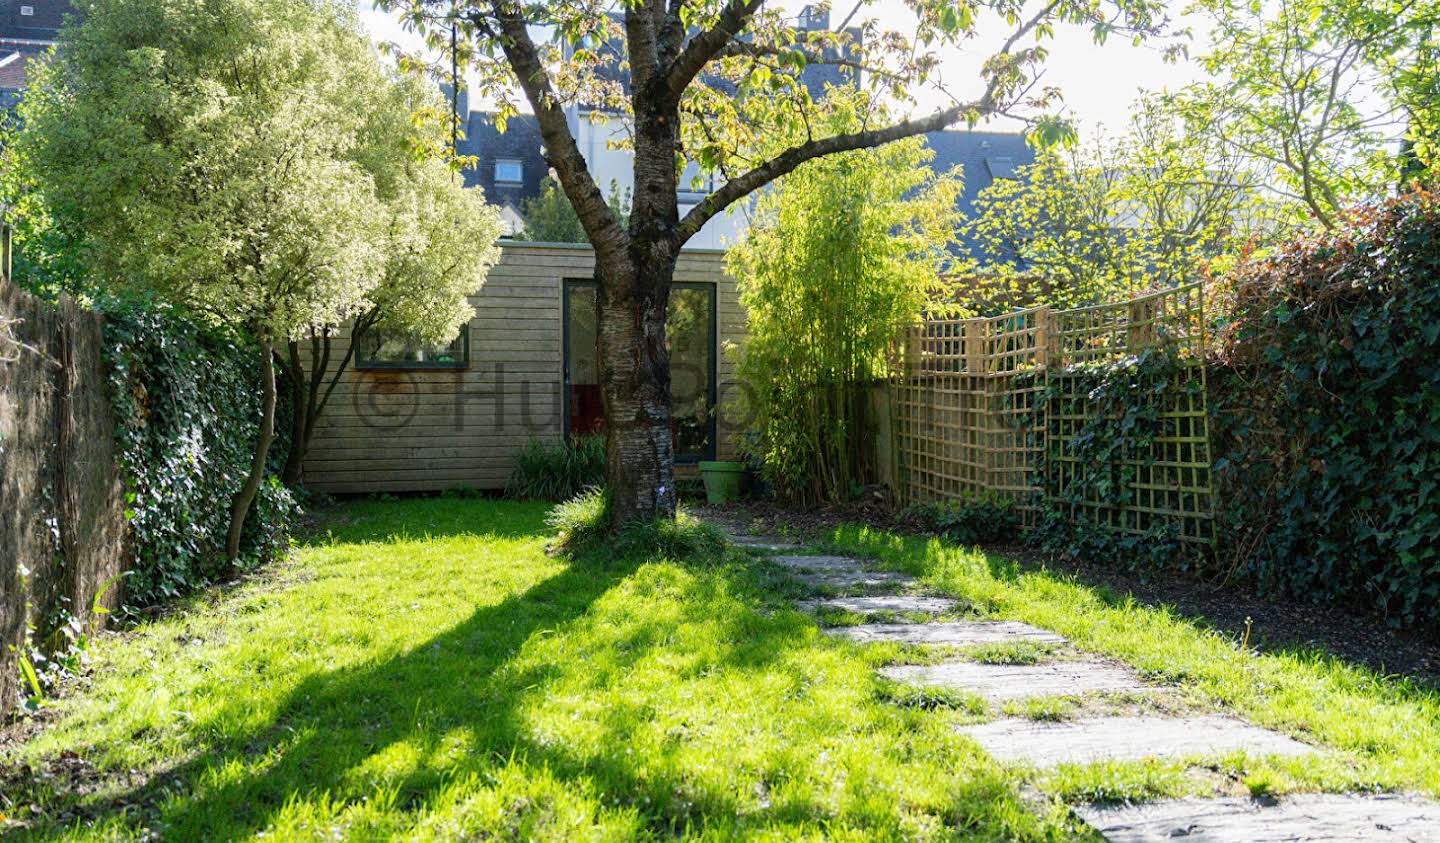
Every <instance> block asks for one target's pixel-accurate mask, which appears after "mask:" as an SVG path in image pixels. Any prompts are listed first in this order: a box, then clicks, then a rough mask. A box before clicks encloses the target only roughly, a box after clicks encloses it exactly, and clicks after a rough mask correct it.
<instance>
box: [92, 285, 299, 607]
mask: <svg viewBox="0 0 1440 843" xmlns="http://www.w3.org/2000/svg"><path fill="white" fill-rule="evenodd" d="M106 310H107V314H106V319H105V358H106V363H107V370H108V372H109V375H110V395H111V398H112V401H113V402H114V408H115V417H116V420H117V425H116V444H117V452H118V460H119V464H120V467H121V471H122V475H123V477H124V480H125V492H124V495H125V514H126V518H127V521H128V523H129V528H130V543H129V560H130V565H129V574H127V576H126V581H125V599H126V602H127V603H128V604H131V605H136V606H145V605H150V604H154V603H156V602H159V601H161V600H164V599H167V598H171V597H175V596H178V595H180V594H183V593H185V592H187V591H190V590H193V589H195V588H197V587H199V586H202V585H205V584H207V583H209V582H213V581H214V580H216V579H217V578H223V577H226V576H229V575H230V574H232V573H234V571H233V570H231V568H230V566H229V563H227V562H226V560H225V554H224V550H225V534H226V530H227V528H228V526H229V509H230V499H231V497H232V496H233V495H234V493H235V491H236V490H237V489H238V488H239V487H240V484H241V483H242V482H243V481H244V478H245V475H246V473H247V472H248V470H249V464H250V459H251V455H252V454H253V453H254V447H255V435H256V431H257V429H258V426H259V418H260V390H259V386H258V384H259V380H260V371H259V364H258V362H257V361H256V357H257V356H258V355H256V354H255V352H254V351H253V350H252V349H251V348H249V347H246V346H245V345H244V344H243V342H242V341H241V340H240V339H238V338H236V337H232V336H227V335H225V334H222V333H218V332H213V331H207V330H203V329H201V328H200V327H198V326H196V325H195V323H193V322H191V321H189V320H187V319H185V318H183V317H182V316H180V315H179V314H178V313H176V312H175V311H174V310H173V309H172V308H170V307H168V306H166V305H163V304H159V303H150V302H141V303H128V304H111V305H109V306H107V307H106ZM282 392H283V393H285V394H288V390H283V391H282ZM277 428H278V429H279V430H281V431H284V430H288V429H289V426H288V425H287V424H278V425H277ZM285 453H286V443H285V442H284V441H280V442H277V443H276V444H275V446H273V447H272V448H271V449H270V468H271V471H272V472H273V473H272V474H271V475H269V476H267V478H266V482H265V483H264V484H263V485H262V486H261V489H260V493H259V495H258V497H257V498H256V502H255V506H254V508H253V510H252V511H251V513H250V518H249V520H248V521H247V522H246V527H245V534H244V539H243V542H242V546H241V559H242V560H243V562H242V564H254V563H258V562H263V561H267V560H268V559H269V558H270V557H271V556H272V555H273V554H274V552H275V551H276V549H277V548H278V547H279V546H281V545H283V543H284V541H285V538H286V535H287V529H286V528H287V527H288V524H289V521H290V519H291V517H292V515H293V514H294V511H295V503H294V499H293V498H292V497H291V494H290V491H289V490H288V489H286V488H285V487H284V486H282V485H281V484H280V481H279V479H278V472H279V467H280V466H281V465H282V464H283V463H284V460H285Z"/></svg>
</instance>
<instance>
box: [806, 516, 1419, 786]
mask: <svg viewBox="0 0 1440 843" xmlns="http://www.w3.org/2000/svg"><path fill="white" fill-rule="evenodd" d="M825 544H826V546H827V547H828V549H829V550H831V551H832V552H838V553H854V554H860V555H866V556H870V557H872V558H875V559H877V560H880V563H881V564H883V565H885V566H886V567H888V568H890V569H893V570H902V571H905V572H908V573H910V574H912V575H915V576H917V577H920V578H921V579H922V581H923V582H924V583H925V584H926V585H927V586H928V587H930V588H931V589H932V590H934V591H935V592H937V593H939V594H943V595H946V596H950V597H956V598H959V599H962V600H966V601H969V603H970V604H971V605H974V606H977V607H984V611H985V613H986V614H987V615H989V616H991V617H994V618H1000V619H1012V620H1019V621H1024V622H1026V623H1030V624H1034V625H1035V626H1039V627H1042V628H1045V629H1049V630H1053V631H1054V632H1057V633H1059V634H1061V635H1063V636H1065V637H1066V638H1068V639H1069V640H1070V641H1071V642H1072V643H1073V644H1074V645H1075V646H1076V647H1078V648H1079V649H1081V650H1084V651H1089V652H1093V653H1099V654H1102V655H1106V656H1109V657H1111V658H1114V659H1117V660H1119V661H1123V662H1127V663H1129V664H1130V665H1132V666H1134V667H1135V668H1136V669H1138V670H1139V671H1140V672H1141V673H1142V674H1143V675H1146V676H1147V677H1149V678H1151V679H1154V680H1156V681H1159V682H1166V683H1171V684H1174V685H1177V686H1179V688H1180V689H1181V692H1182V694H1183V696H1184V697H1185V698H1186V699H1187V700H1189V701H1195V700H1199V701H1202V702H1203V703H1204V704H1206V705H1208V706H1209V707H1211V708H1213V709H1216V710H1220V711H1226V712H1230V713H1233V714H1236V715H1238V716H1240V717H1243V718H1244V719H1246V720H1248V721H1250V722H1251V723H1254V724H1257V725H1260V726H1266V727H1269V728H1273V729H1277V730H1279V731H1282V732H1285V733H1287V734H1290V735H1292V736H1294V737H1296V738H1297V739H1299V740H1302V741H1305V742H1308V743H1311V744H1316V745H1318V747H1319V748H1321V749H1322V750H1325V751H1324V752H1322V753H1321V754H1319V755H1316V756H1310V757H1305V758H1296V759H1275V760H1273V761H1266V760H1264V759H1247V758H1245V757H1244V756H1243V755H1241V756H1236V757H1233V758H1229V759H1224V760H1223V761H1224V763H1222V764H1221V765H1220V766H1221V767H1222V768H1223V770H1224V772H1225V774H1226V776H1227V777H1228V779H1229V780H1230V781H1232V782H1234V784H1235V786H1236V789H1237V790H1241V791H1242V792H1243V790H1245V789H1246V788H1248V787H1249V782H1263V786H1261V787H1259V788H1257V789H1261V790H1263V791H1264V792H1265V793H1267V794H1269V793H1283V792H1293V791H1302V790H1336V791H1347V790H1389V791H1407V792H1420V793H1424V794H1427V795H1429V796H1431V797H1440V694H1437V692H1436V690H1435V689H1434V688H1430V687H1427V686H1424V685H1421V684H1418V683H1415V682H1413V681H1411V680H1409V679H1407V678H1403V677H1391V676H1383V675H1380V674H1378V673H1376V672H1374V671H1372V670H1369V669H1367V668H1365V667H1362V666H1357V665H1354V664H1351V663H1349V662H1346V661H1344V660H1343V659H1339V658H1336V657H1334V656H1331V655H1329V654H1327V653H1325V652H1324V651H1323V650H1318V649H1310V650H1293V651H1280V652H1273V653H1265V654H1257V653H1255V652H1252V651H1247V650H1244V649H1242V648H1241V647H1240V646H1239V642H1237V641H1235V640H1233V639H1231V638H1230V637H1228V636H1225V635H1222V634H1220V633H1217V632H1215V631H1213V630H1209V629H1206V628H1204V627H1203V626H1200V625H1197V624H1196V623H1194V622H1193V621H1191V620H1189V619H1187V618H1185V617H1183V616H1181V615H1179V614H1177V613H1175V612H1173V611H1171V610H1169V609H1168V608H1165V607H1159V608H1156V607H1151V606H1145V605H1142V604H1140V603H1138V602H1136V601H1134V600H1132V599H1130V598H1128V597H1119V596H1117V595H1114V594H1113V593H1110V592H1109V591H1107V590H1105V589H1097V588H1093V587H1091V586H1088V585H1086V584H1085V583H1083V582H1081V581H1079V580H1077V579H1074V578H1073V577H1069V576H1062V575H1058V574H1056V573H1054V572H1045V571H1022V570H1020V569H1019V567H1018V566H1017V565H1016V564H1015V563H1014V562H1011V561H1008V560H1005V559H1001V558H998V557H995V556H991V555H987V554H986V553H984V552H983V551H980V550H978V549H973V548H970V549H967V548H962V547H957V546H953V545H950V544H947V543H945V542H942V541H939V540H936V539H927V538H924V537H917V536H902V535H897V534H893V533H888V532H884V531H878V530H873V529H869V528H864V527H855V526H849V527H841V528H837V529H836V530H834V531H833V532H831V533H830V534H829V535H827V536H826V537H825ZM1031 714H1032V716H1033V715H1034V714H1041V718H1042V719H1045V717H1044V714H1043V713H1040V712H1034V713H1031ZM1062 716H1063V715H1062ZM1144 767H1145V765H1144V764H1141V763H1134V764H1128V765H1126V764H1120V765H1117V766H1116V768H1115V769H1123V770H1127V771H1128V773H1127V775H1128V776H1130V777H1131V778H1135V779H1138V780H1143V778H1144ZM1242 785H1244V787H1242ZM1175 786H1176V785H1175V783H1174V782H1171V787H1170V790H1169V791H1167V792H1173V791H1174V789H1175Z"/></svg>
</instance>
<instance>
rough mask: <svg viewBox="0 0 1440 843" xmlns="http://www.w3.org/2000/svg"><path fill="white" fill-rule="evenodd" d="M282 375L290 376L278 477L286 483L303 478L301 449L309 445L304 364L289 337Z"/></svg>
mask: <svg viewBox="0 0 1440 843" xmlns="http://www.w3.org/2000/svg"><path fill="white" fill-rule="evenodd" d="M285 373H286V377H288V378H289V379H290V451H289V453H287V454H286V455H285V467H284V468H283V469H282V470H281V472H280V481H281V482H282V483H284V484H285V485H286V486H299V485H300V484H301V483H303V482H304V481H305V451H306V450H308V449H309V447H310V428H311V425H312V423H313V422H314V419H312V418H310V413H309V406H308V402H307V401H306V400H305V398H306V393H307V392H308V390H307V389H306V387H307V385H308V384H307V382H306V377H305V367H304V366H303V365H301V363H300V343H299V341H298V340H291V341H290V342H289V345H288V347H287V358H286V361H285Z"/></svg>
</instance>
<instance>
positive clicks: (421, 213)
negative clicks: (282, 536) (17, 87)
mask: <svg viewBox="0 0 1440 843" xmlns="http://www.w3.org/2000/svg"><path fill="white" fill-rule="evenodd" d="M61 44H62V46H61V48H60V49H59V50H58V51H57V52H56V54H55V57H54V59H53V60H52V61H50V62H47V63H45V65H44V66H43V68H42V70H41V71H40V73H39V74H38V77H37V79H36V80H35V85H34V87H33V88H32V89H31V90H30V91H29V92H28V94H27V96H26V98H25V100H24V102H23V105H22V108H21V116H22V121H23V128H22V130H21V131H20V133H19V134H18V137H17V138H16V143H17V146H18V152H17V154H16V155H15V156H14V159H13V160H15V161H19V162H23V163H25V164H27V165H28V166H30V167H31V168H33V172H32V174H31V177H30V178H29V179H28V181H29V182H30V183H32V184H33V185H34V187H35V188H36V189H37V190H38V192H39V194H40V196H41V197H42V200H43V204H44V206H45V208H46V210H47V211H48V214H49V216H50V217H51V218H52V219H53V220H54V221H55V226H56V227H57V228H58V229H60V230H62V231H64V232H66V234H67V236H68V237H69V238H71V240H72V241H73V242H75V243H78V244H80V246H81V247H82V248H83V249H84V254H85V262H86V264H87V266H88V269H89V271H90V273H91V274H92V275H93V276H94V283H95V284H96V285H97V286H103V287H104V288H106V289H110V290H139V291H147V292H155V293H158V294H159V295H161V296H163V297H164V298H166V299H169V300H170V301H173V302H175V303H177V304H180V305H182V306H183V307H185V308H186V309H187V310H188V311H189V312H190V313H192V314H194V315H196V316H198V317H199V318H202V319H204V320H207V321H210V322H213V323H216V324H220V325H225V326H228V327H230V328H233V329H236V330H238V331H242V332H245V333H247V334H248V335H250V336H253V337H254V338H255V340H256V341H257V342H258V344H259V346H260V352H261V354H262V355H263V360H264V362H265V365H264V366H263V367H262V374H263V381H264V383H263V386H264V393H265V402H264V413H263V418H262V422H261V432H260V436H259V442H258V444H257V449H256V457H255V462H254V464H253V465H252V470H251V476H250V477H249V478H248V479H247V481H246V485H245V487H244V488H242V489H241V491H240V492H239V493H238V494H237V496H236V499H235V506H234V509H233V512H232V515H233V520H232V525H231V542H230V553H231V555H232V556H233V555H234V553H235V552H236V548H237V546H238V537H239V530H240V526H241V523H242V522H243V519H244V516H245V514H246V511H247V510H248V507H249V502H250V499H251V498H253V495H254V491H255V488H257V487H258V485H259V483H260V480H261V478H262V476H263V472H264V466H265V455H266V452H267V451H268V448H269V443H270V440H271V438H273V421H274V404H275V401H274V397H275V396H274V373H273V368H272V366H271V364H270V361H271V355H272V349H274V348H275V347H276V346H284V345H286V344H291V343H294V342H296V341H298V340H299V339H301V338H302V337H306V336H312V337H313V336H319V335H327V336H328V334H329V332H330V331H332V330H334V329H335V328H336V327H337V326H339V325H341V324H342V323H344V322H345V321H346V320H350V319H354V318H356V317H364V318H369V319H370V320H371V321H373V322H376V323H381V322H383V323H386V324H387V325H390V326H391V327H395V328H399V329H403V330H405V331H407V332H409V333H413V334H415V335H417V336H419V337H422V338H425V339H431V340H440V339H448V338H449V337H453V336H454V334H455V332H456V331H457V330H458V328H459V325H460V324H461V323H463V322H464V321H465V320H466V319H468V318H469V315H470V309H469V307H468V305H467V304H466V303H465V296H466V295H467V294H468V293H470V292H473V291H474V289H475V288H476V287H478V285H479V283H480V280H481V279H482V278H483V274H484V270H485V267H486V266H488V264H489V263H490V262H492V261H493V255H494V252H493V247H492V246H491V243H492V241H493V239H494V236H495V235H496V234H497V233H498V222H497V221H496V219H495V215H494V214H493V213H491V212H490V211H489V210H488V209H487V208H486V207H485V206H484V204H483V200H482V198H481V197H480V195H479V194H478V193H477V192H474V191H465V190H462V189H461V188H460V187H459V186H458V183H457V182H456V179H455V176H454V174H453V173H452V172H451V170H450V169H449V167H448V165H447V163H446V162H445V160H444V156H445V155H447V154H448V150H447V140H446V139H447V133H446V132H445V126H444V123H443V114H444V112H443V109H442V108H441V107H440V103H439V98H438V92H436V91H435V90H434V89H433V88H432V87H431V86H428V85H427V84H425V83H424V82H423V81H421V80H419V79H416V78H412V77H406V76H404V75H402V74H399V73H397V72H395V71H393V70H387V69H386V68H385V67H384V65H383V64H382V63H381V61H380V57H379V55H378V53H377V51H376V50H375V48H374V47H373V46H372V45H371V43H370V41H369V39H368V38H366V37H365V35H364V34H363V32H362V31H361V29H360V26H359V23H358V20H357V18H356V16H355V13H354V11H353V9H351V8H350V7H349V6H348V5H344V4H341V3H338V2H337V3H331V2H328V0H321V2H289V0H209V1H208V2H204V3H196V2H191V0H96V2H94V3H91V4H89V5H88V6H87V8H86V11H85V16H84V20H83V22H82V23H79V24H76V25H71V26H67V27H66V29H65V30H64V32H63V33H62V38H61ZM291 348H292V360H293V359H294V357H295V355H294V354H293V351H294V346H293V345H292V346H291Z"/></svg>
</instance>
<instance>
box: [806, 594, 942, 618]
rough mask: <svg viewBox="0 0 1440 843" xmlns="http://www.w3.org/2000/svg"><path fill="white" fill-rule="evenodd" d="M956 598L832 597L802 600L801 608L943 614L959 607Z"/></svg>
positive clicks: (866, 612) (875, 612)
mask: <svg viewBox="0 0 1440 843" xmlns="http://www.w3.org/2000/svg"><path fill="white" fill-rule="evenodd" d="M958 605H959V604H957V603H956V602H955V601H954V600H950V599H949V598H946V597H915V596H913V595H906V594H895V595H888V594H881V595H875V596H872V597H832V598H830V599H828V600H802V601H800V608H802V609H809V610H810V611H814V610H816V609H839V610H841V611H844V612H855V613H857V614H861V615H866V614H879V613H882V612H886V613H890V612H893V613H895V614H899V613H901V612H914V613H916V614H921V615H943V614H945V613H946V612H953V611H955V609H956V608H957V607H958Z"/></svg>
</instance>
